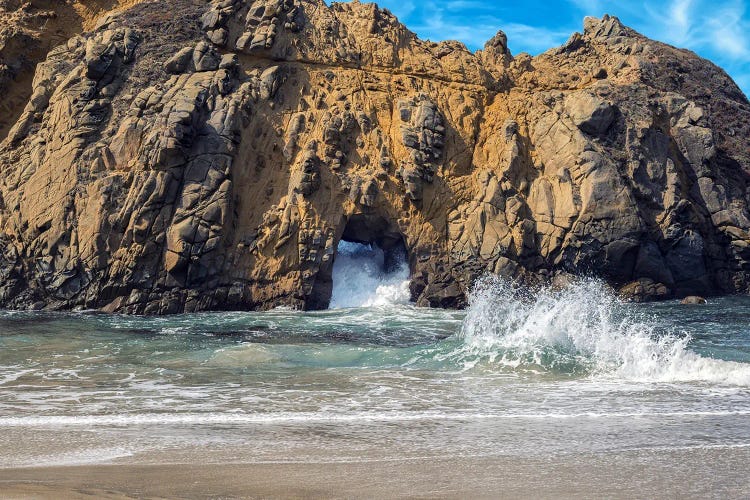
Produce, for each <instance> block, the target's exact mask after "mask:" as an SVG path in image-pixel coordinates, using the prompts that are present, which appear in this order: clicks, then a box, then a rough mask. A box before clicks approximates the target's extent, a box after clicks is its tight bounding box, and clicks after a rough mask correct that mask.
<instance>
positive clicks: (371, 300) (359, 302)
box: [330, 240, 411, 309]
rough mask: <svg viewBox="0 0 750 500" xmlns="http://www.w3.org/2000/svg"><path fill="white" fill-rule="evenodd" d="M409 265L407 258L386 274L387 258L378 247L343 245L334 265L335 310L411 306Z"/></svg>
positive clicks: (403, 258) (340, 244)
mask: <svg viewBox="0 0 750 500" xmlns="http://www.w3.org/2000/svg"><path fill="white" fill-rule="evenodd" d="M410 298H411V294H410V292H409V265H408V263H407V262H406V259H405V257H403V256H402V257H401V258H400V259H399V261H398V262H396V264H395V267H394V268H393V269H392V270H385V254H384V253H383V251H382V250H381V249H380V248H378V247H377V246H374V245H362V244H359V243H352V242H349V241H343V240H342V241H341V242H340V243H339V246H338V253H337V255H336V261H335V262H334V264H333V293H332V295H331V304H330V308H331V309H344V308H351V307H372V306H386V305H394V304H408V303H409V299H410Z"/></svg>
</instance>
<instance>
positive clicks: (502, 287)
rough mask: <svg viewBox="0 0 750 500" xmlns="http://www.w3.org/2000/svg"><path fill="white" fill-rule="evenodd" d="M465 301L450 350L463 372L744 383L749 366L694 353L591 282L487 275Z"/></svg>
mask: <svg viewBox="0 0 750 500" xmlns="http://www.w3.org/2000/svg"><path fill="white" fill-rule="evenodd" d="M469 302H470V306H469V308H468V310H467V313H466V318H465V319H464V322H463V325H462V328H461V332H460V334H459V335H460V338H461V340H462V342H461V344H460V346H459V347H458V348H456V349H455V350H454V351H453V352H452V353H451V357H453V358H454V360H455V361H457V362H459V363H461V364H462V365H463V366H464V368H467V369H471V368H475V367H488V368H489V367H493V366H494V367H498V365H499V366H502V367H505V368H510V369H512V370H514V371H515V370H519V371H531V372H535V371H536V372H540V373H545V372H554V373H565V374H573V375H576V374H577V375H592V376H595V377H605V378H615V379H627V380H632V381H638V382H708V383H717V384H731V385H742V386H747V385H750V364H747V363H737V362H732V361H723V360H717V359H711V358H706V357H702V356H700V355H699V354H697V353H695V352H694V351H691V350H690V349H688V344H689V342H690V340H691V338H690V336H689V335H688V334H687V333H684V332H680V331H672V330H665V329H663V328H660V327H659V326H658V323H657V322H656V321H655V320H654V319H652V318H649V317H647V316H644V315H640V314H638V312H637V311H636V309H635V308H634V307H632V306H631V305H629V304H626V303H623V302H621V301H620V300H619V299H618V298H617V297H616V296H615V295H614V293H613V292H612V291H611V289H609V288H608V287H607V286H606V285H605V284H604V283H602V282H601V281H598V280H594V279H582V280H579V281H577V282H575V283H573V284H572V285H570V286H568V287H566V288H564V289H562V290H552V289H539V290H534V291H531V290H529V289H526V288H522V287H519V286H517V285H515V284H513V283H509V282H507V281H504V280H502V279H500V278H497V277H494V276H489V277H485V278H482V279H480V280H479V281H478V282H477V283H476V285H475V287H474V289H473V291H472V293H471V294H470V298H469Z"/></svg>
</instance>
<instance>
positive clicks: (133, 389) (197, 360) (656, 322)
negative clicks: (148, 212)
mask: <svg viewBox="0 0 750 500" xmlns="http://www.w3.org/2000/svg"><path fill="white" fill-rule="evenodd" d="M0 443H2V444H3V451H4V452H3V454H2V455H1V456H0V466H5V467H10V466H24V465H42V464H79V463H100V462H139V463H142V462H165V461H171V462H181V461H205V462H227V461H232V462H274V461H337V460H388V459H395V458H399V459H403V458H407V459H408V458H409V457H415V458H416V457H419V458H424V457H441V456H448V455H449V456H453V457H455V456H472V457H476V456H497V455H502V456H537V455H543V456H554V455H556V454H570V453H604V454H606V453H613V452H618V451H623V450H641V449H657V450H659V449H675V450H677V449H690V448H719V449H721V448H738V447H750V298H748V297H724V298H716V299H711V300H709V303H708V305H706V306H682V305H680V304H678V303H677V302H666V303H660V304H647V305H637V304H624V303H621V302H619V301H618V300H617V299H615V298H614V297H613V296H612V295H611V294H610V293H609V292H608V291H607V289H606V287H605V286H604V285H602V284H601V283H598V282H596V281H583V282H581V283H578V284H576V285H575V286H573V287H571V288H569V289H566V290H564V291H558V292H555V291H551V290H542V291H536V292H533V293H532V292H529V291H521V290H518V289H515V288H514V287H513V286H511V285H509V284H507V283H503V282H500V281H497V280H485V281H484V282H483V283H482V284H480V286H478V288H477V289H476V290H475V292H474V294H473V296H472V298H471V306H470V307H469V309H468V310H466V311H442V310H430V309H420V308H416V307H413V306H410V305H404V304H386V305H380V306H376V307H362V308H350V309H338V310H329V311H322V312H316V313H301V312H295V311H286V310H276V311H271V312H265V313H207V314H193V315H179V316H170V317H126V316H111V315H103V314H96V313H88V312H78V313H41V312H34V313H32V312H0Z"/></svg>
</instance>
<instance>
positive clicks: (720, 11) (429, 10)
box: [379, 0, 750, 94]
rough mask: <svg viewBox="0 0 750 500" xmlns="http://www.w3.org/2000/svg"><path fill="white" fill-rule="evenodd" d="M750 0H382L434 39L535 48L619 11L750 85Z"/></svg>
mask: <svg viewBox="0 0 750 500" xmlns="http://www.w3.org/2000/svg"><path fill="white" fill-rule="evenodd" d="M748 2H750V0H621V1H618V2H613V1H612V0H565V1H563V2H549V1H548V0H524V2H486V1H480V0H432V1H431V2H429V3H428V2H421V1H417V0H379V3H380V4H381V5H382V6H384V7H388V8H389V9H390V10H391V11H392V12H393V13H394V14H396V15H397V16H398V17H399V19H401V21H402V22H404V23H405V24H406V25H407V26H408V27H409V28H410V29H411V30H412V31H415V32H416V33H417V34H418V35H419V36H420V37H422V38H427V39H430V40H433V41H440V40H448V39H453V40H460V41H462V42H464V43H465V44H466V45H467V46H468V47H469V49H471V50H475V49H478V48H481V47H482V46H483V45H484V43H485V41H487V40H489V39H490V38H491V37H492V36H493V35H494V34H495V33H496V32H497V31H498V30H500V29H502V30H503V31H504V32H505V33H506V34H507V35H508V45H509V46H510V49H511V51H512V52H513V53H514V54H517V53H518V52H522V51H523V52H529V53H531V54H538V53H540V52H543V51H545V50H547V49H549V48H552V47H556V46H559V45H561V44H562V43H564V42H565V40H567V39H568V37H569V36H570V34H572V33H573V32H574V31H580V30H581V28H582V20H583V17H584V16H601V15H603V14H605V13H607V14H611V15H616V16H618V17H620V19H621V20H622V21H623V22H624V23H625V24H626V25H628V26H630V27H632V28H633V29H635V30H637V31H639V32H641V33H643V34H644V35H646V36H648V37H650V38H654V39H656V40H660V41H663V42H666V43H669V44H671V45H675V46H678V47H684V48H687V49H690V50H693V51H695V52H696V53H698V54H699V55H701V56H703V57H706V58H708V59H710V60H712V61H714V62H715V63H717V64H718V65H720V66H722V67H723V68H724V69H726V70H727V71H728V72H729V73H730V74H731V75H732V76H733V77H734V78H735V80H736V81H737V82H738V84H740V86H741V87H742V88H743V89H744V90H745V93H746V94H747V93H748V92H750V15H748V9H747V6H748Z"/></svg>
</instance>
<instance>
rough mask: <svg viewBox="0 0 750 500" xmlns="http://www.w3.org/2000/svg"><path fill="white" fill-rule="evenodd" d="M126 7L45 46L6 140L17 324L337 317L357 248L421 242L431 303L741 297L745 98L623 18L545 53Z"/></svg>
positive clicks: (283, 10)
mask: <svg viewBox="0 0 750 500" xmlns="http://www.w3.org/2000/svg"><path fill="white" fill-rule="evenodd" d="M132 4H133V5H132V6H130V8H128V9H124V10H121V11H118V12H117V13H115V14H112V15H107V16H105V17H103V18H100V20H99V22H98V25H97V26H96V27H95V28H93V29H91V30H90V31H87V32H85V33H82V34H80V35H76V36H72V37H71V38H70V39H69V40H67V41H66V42H65V43H64V44H62V45H58V46H57V47H55V48H54V49H52V50H51V51H50V52H49V54H48V55H47V57H46V60H44V61H43V62H41V63H40V64H39V65H38V66H37V69H36V73H35V75H34V79H33V85H31V86H30V91H29V97H28V100H27V102H26V104H25V108H24V109H23V111H22V112H20V114H19V116H18V117H17V119H14V123H13V126H12V127H10V128H9V130H8V135H7V138H6V139H5V140H4V142H3V143H2V145H0V169H2V177H1V180H0V182H1V184H0V276H1V277H2V281H0V305H2V306H4V307H15V308H28V307H33V308H41V307H46V308H51V309H68V308H75V307H82V308H99V309H104V310H107V311H119V312H129V313H175V312H181V311H197V310H207V309H256V308H270V307H275V306H280V305H286V306H292V307H298V308H308V309H310V308H323V307H327V304H328V301H329V299H330V292H331V285H332V282H331V280H332V278H331V276H332V274H331V272H332V267H333V262H334V261H335V258H336V248H337V245H338V242H339V241H340V240H341V239H347V240H351V241H362V242H372V243H375V244H378V245H379V246H381V248H383V249H384V250H386V251H387V252H388V251H390V249H397V248H401V247H403V248H405V249H406V252H407V254H408V259H409V264H410V268H411V273H412V279H411V291H412V295H413V299H414V300H415V301H416V302H417V304H420V305H429V306H440V307H459V306H461V305H462V304H463V303H464V300H465V294H466V291H467V289H468V287H470V286H471V284H472V282H473V281H474V280H475V279H476V278H477V277H478V276H480V275H482V274H484V273H487V272H492V273H497V274H501V275H505V276H509V277H512V278H514V279H517V280H522V281H526V282H529V283H538V282H543V281H550V282H559V281H561V280H563V278H565V277H567V276H569V275H572V274H581V273H583V274H597V275H600V276H602V277H603V278H605V279H606V280H607V281H609V282H610V283H611V284H613V285H614V286H616V287H618V288H622V293H623V295H628V296H631V297H636V298H637V299H638V300H647V299H649V298H667V297H681V296H685V295H689V294H701V295H707V294H712V293H737V292H739V293H745V292H747V291H748V288H749V287H750V233H748V231H750V215H749V214H748V195H747V192H748V190H747V183H748V180H749V179H750V177H749V175H750V146H749V143H748V136H749V134H750V104H749V103H748V101H747V99H746V97H745V96H744V95H743V94H742V92H741V91H740V90H739V89H738V88H737V87H736V85H735V84H734V83H733V82H732V81H731V80H730V79H729V77H728V76H727V75H726V74H725V73H724V72H723V71H722V70H720V69H719V68H717V67H715V66H714V65H712V64H711V63H709V62H708V61H705V60H702V59H700V58H698V57H697V56H695V55H694V54H692V53H690V52H687V51H683V50H679V49H675V48H672V47H669V46H666V45H663V44H661V43H658V42H654V41H651V40H648V39H646V38H644V37H643V36H641V35H639V34H638V33H635V32H634V31H632V30H630V29H628V28H626V27H624V26H622V24H621V23H620V22H619V21H618V20H617V19H616V18H612V17H606V16H605V18H603V19H592V18H589V19H587V20H586V22H585V27H584V32H583V33H580V34H575V35H573V36H572V37H571V39H570V40H569V41H568V42H567V43H566V44H565V45H564V46H562V47H560V48H558V49H552V50H550V51H548V52H546V53H544V54H541V55H539V56H537V57H534V58H532V57H530V56H528V55H525V54H520V55H518V56H515V57H514V56H512V55H511V54H510V52H509V51H508V49H507V39H506V37H505V35H504V34H502V33H499V34H498V35H497V36H495V37H494V38H493V39H492V40H491V41H490V42H488V43H487V45H486V47H485V48H484V50H482V51H479V52H477V53H474V54H472V53H470V52H469V51H468V50H466V48H465V47H464V46H463V45H461V44H460V43H457V42H442V43H432V42H427V41H422V40H419V39H418V38H417V37H416V36H415V35H414V34H412V33H411V32H409V31H408V30H407V29H406V28H405V27H404V26H403V25H401V24H400V23H399V22H398V21H397V20H396V19H395V18H394V17H393V16H392V15H391V14H390V13H389V12H388V11H386V10H380V9H378V8H377V7H376V6H375V5H373V4H360V3H358V2H353V3H347V4H332V5H331V6H330V7H328V6H326V5H325V4H324V3H323V2H322V0H255V1H249V0H223V1H219V0H213V1H210V2H203V1H201V2H194V1H191V0H172V1H170V2H151V1H144V2H141V3H137V2H132ZM4 116H7V115H4ZM394 251H395V250H394Z"/></svg>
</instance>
